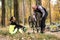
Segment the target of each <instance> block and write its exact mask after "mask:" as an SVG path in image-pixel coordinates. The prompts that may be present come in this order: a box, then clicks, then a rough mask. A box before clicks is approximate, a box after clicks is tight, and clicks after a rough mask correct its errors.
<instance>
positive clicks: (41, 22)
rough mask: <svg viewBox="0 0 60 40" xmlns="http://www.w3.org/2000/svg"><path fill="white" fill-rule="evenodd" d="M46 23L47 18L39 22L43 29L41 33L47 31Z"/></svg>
mask: <svg viewBox="0 0 60 40" xmlns="http://www.w3.org/2000/svg"><path fill="white" fill-rule="evenodd" d="M45 21H46V17H43V18H42V20H41V21H40V22H39V25H40V27H41V33H43V32H44V30H45V26H46V25H45Z"/></svg>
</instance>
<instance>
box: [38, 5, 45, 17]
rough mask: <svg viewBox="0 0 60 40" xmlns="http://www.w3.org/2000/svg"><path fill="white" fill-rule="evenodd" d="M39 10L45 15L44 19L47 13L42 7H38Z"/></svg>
mask: <svg viewBox="0 0 60 40" xmlns="http://www.w3.org/2000/svg"><path fill="white" fill-rule="evenodd" d="M38 8H39V10H40V11H41V12H42V13H43V14H42V18H43V17H44V16H45V11H44V9H43V7H42V6H38Z"/></svg>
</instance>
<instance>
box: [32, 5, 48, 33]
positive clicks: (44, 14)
mask: <svg viewBox="0 0 60 40" xmlns="http://www.w3.org/2000/svg"><path fill="white" fill-rule="evenodd" d="M32 8H33V11H34V13H35V14H36V13H37V12H38V13H40V14H41V15H42V16H41V18H42V19H41V23H40V22H39V27H41V33H44V30H45V21H46V18H47V15H48V13H47V11H46V9H45V8H44V7H42V6H41V5H39V6H37V5H32Z"/></svg>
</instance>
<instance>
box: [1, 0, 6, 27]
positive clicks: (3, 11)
mask: <svg viewBox="0 0 60 40" xmlns="http://www.w3.org/2000/svg"><path fill="white" fill-rule="evenodd" d="M1 1H2V20H1V24H2V26H5V0H1Z"/></svg>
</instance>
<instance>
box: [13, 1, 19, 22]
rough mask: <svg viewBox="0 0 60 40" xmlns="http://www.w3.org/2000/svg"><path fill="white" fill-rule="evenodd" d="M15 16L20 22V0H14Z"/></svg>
mask: <svg viewBox="0 0 60 40" xmlns="http://www.w3.org/2000/svg"><path fill="white" fill-rule="evenodd" d="M14 16H15V18H16V20H17V22H18V23H19V12H18V0H14Z"/></svg>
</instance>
